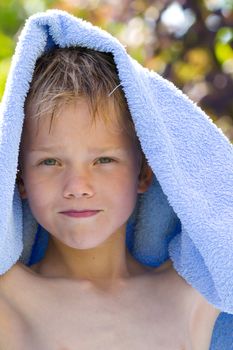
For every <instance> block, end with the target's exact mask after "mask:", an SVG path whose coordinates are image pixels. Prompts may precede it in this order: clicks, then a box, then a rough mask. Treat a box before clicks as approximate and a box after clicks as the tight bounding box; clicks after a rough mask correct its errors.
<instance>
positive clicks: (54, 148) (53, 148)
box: [30, 145, 123, 153]
mask: <svg viewBox="0 0 233 350" xmlns="http://www.w3.org/2000/svg"><path fill="white" fill-rule="evenodd" d="M62 149H63V147H62V146H61V145H57V146H49V147H48V146H41V147H39V148H32V149H30V152H51V151H58V150H62ZM88 150H89V152H90V153H103V152H107V151H118V150H123V147H116V146H110V147H105V148H98V147H94V148H91V147H90V148H88Z"/></svg>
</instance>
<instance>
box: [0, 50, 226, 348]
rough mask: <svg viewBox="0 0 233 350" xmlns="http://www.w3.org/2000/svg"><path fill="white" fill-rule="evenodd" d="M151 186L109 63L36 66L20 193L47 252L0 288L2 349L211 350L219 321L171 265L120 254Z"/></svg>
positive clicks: (58, 56)
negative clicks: (140, 201)
mask: <svg viewBox="0 0 233 350" xmlns="http://www.w3.org/2000/svg"><path fill="white" fill-rule="evenodd" d="M151 181H152V170H151V168H150V166H149V165H148V164H147V161H146V158H145V156H144V154H143V152H142V149H141V146H140V143H139V141H138V138H137V136H136V132H135V129H134V124H133V122H132V119H131V116H130V113H129V109H128V106H127V102H126V100H125V97H124V94H123V91H122V89H121V86H120V82H119V78H118V74H117V71H116V67H115V64H114V60H113V58H112V55H111V54H107V53H101V52H97V51H94V50H91V49H86V48H79V47H76V48H68V49H60V48H56V49H54V50H52V51H51V52H49V53H47V54H44V55H43V56H42V57H41V58H40V59H39V60H38V61H37V64H36V68H35V71H34V76H33V80H32V82H31V85H30V90H29V93H28V95H27V98H26V102H25V123H24V127H23V134H22V138H21V147H20V157H19V173H18V179H17V184H18V188H19V192H20V195H21V198H22V199H27V200H28V202H29V205H30V209H31V211H32V213H33V215H34V217H35V218H36V220H37V221H38V223H39V224H40V225H41V226H42V227H44V228H45V229H46V230H47V231H48V232H49V244H48V248H47V250H46V254H45V256H44V257H43V258H42V260H40V261H39V262H38V263H36V264H33V265H32V266H31V267H26V266H24V265H23V264H21V263H19V262H18V263H16V264H15V265H14V266H13V267H12V268H11V269H10V270H9V271H8V272H7V273H6V274H4V275H3V276H1V278H0V305H1V312H0V349H4V350H27V349H28V350H29V349H30V350H31V349H33V350H41V349H43V350H68V349H69V350H77V349H80V350H89V349H92V350H93V349H99V348H101V349H111V350H113V349H114V350H126V349H127V350H128V349H135V350H141V349H146V350H152V349H156V350H171V349H172V350H181V349H182V350H191V349H192V350H208V349H209V346H210V340H211V335H212V331H213V327H214V324H215V321H216V319H217V316H218V314H219V310H217V309H216V308H215V307H213V306H212V305H211V304H209V303H208V302H207V300H205V298H204V297H203V296H202V295H201V294H199V292H197V291H196V290H195V289H194V288H192V287H191V286H190V285H188V284H187V283H186V282H185V280H184V279H182V278H181V277H180V276H179V275H178V274H177V272H176V271H175V270H174V268H173V266H172V263H171V261H170V260H168V261H166V262H165V263H164V264H163V265H162V266H160V267H158V268H152V267H147V266H145V265H143V264H141V263H139V262H138V261H137V260H135V259H134V258H133V257H132V255H131V254H130V252H129V251H128V249H127V247H126V244H125V240H126V223H127V220H128V219H129V217H130V216H131V214H132V212H133V210H134V208H135V204H136V200H137V196H138V195H140V194H142V193H145V192H146V191H147V190H148V189H149V187H150V185H151ZM15 286H17V293H15ZM12 335H13V336H12Z"/></svg>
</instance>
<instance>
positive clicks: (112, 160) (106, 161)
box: [97, 157, 114, 164]
mask: <svg viewBox="0 0 233 350" xmlns="http://www.w3.org/2000/svg"><path fill="white" fill-rule="evenodd" d="M97 162H100V163H101V164H108V163H112V162H114V159H112V158H109V157H101V158H99V159H98V160H97Z"/></svg>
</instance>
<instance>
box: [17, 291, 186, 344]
mask: <svg viewBox="0 0 233 350" xmlns="http://www.w3.org/2000/svg"><path fill="white" fill-rule="evenodd" d="M32 311H33V312H32ZM177 316H178V315H175V312H171V311H170V310H168V305H167V303H166V304H164V303H161V300H160V302H159V303H155V304H154V305H153V306H152V305H151V304H150V305H147V304H146V303H145V301H143V300H137V301H136V303H135V304H133V303H132V302H129V301H128V300H127V298H125V299H122V298H121V299H120V300H114V301H113V300H111V301H110V300H108V301H106V300H105V301H103V300H102V298H95V300H94V299H93V298H87V297H86V298H84V296H83V297H82V298H80V299H79V300H76V301H75V302H74V300H73V301H72V303H71V300H70V301H69V302H67V300H60V301H58V300H57V301H56V302H54V303H53V304H52V303H51V302H50V303H49V304H47V303H46V302H44V305H41V302H40V303H38V304H37V305H35V307H34V308H33V309H32V308H31V309H30V312H26V313H24V315H23V318H22V322H23V323H22V324H23V327H24V337H22V338H21V339H22V349H23V350H27V349H28V350H29V349H32V348H33V349H34V350H37V349H38V350H39V349H40V350H41V349H43V350H47V349H48V350H78V349H80V350H95V349H98V350H99V349H111V350H128V349H136V350H139V349H148V350H150V349H151V350H152V349H153V350H154V349H155V348H156V350H168V349H169V350H170V349H173V350H176V349H177V350H178V349H179V350H181V349H182V347H181V346H182V343H183V340H184V337H185V335H187V334H185V332H186V329H185V328H186V325H185V323H184V322H183V320H181V318H180V317H177ZM16 349H17V350H21V348H20V349H19V348H18V347H17V348H16ZM187 350H188V348H187Z"/></svg>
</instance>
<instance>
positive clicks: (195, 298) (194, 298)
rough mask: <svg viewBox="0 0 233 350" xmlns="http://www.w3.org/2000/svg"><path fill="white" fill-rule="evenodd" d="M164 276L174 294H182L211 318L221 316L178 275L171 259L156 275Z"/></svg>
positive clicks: (157, 270) (218, 311)
mask: <svg viewBox="0 0 233 350" xmlns="http://www.w3.org/2000/svg"><path fill="white" fill-rule="evenodd" d="M158 272H159V273H160V274H161V275H163V278H164V280H165V283H166V284H167V286H170V288H171V290H172V292H173V294H174V293H176V294H177V295H180V294H182V296H183V297H185V298H186V300H187V301H188V303H189V302H190V303H191V304H192V305H196V308H200V309H202V310H203V311H204V312H205V313H207V314H208V315H209V316H210V317H213V318H217V316H218V315H219V314H220V312H221V311H220V310H219V309H217V308H216V307H215V306H213V305H212V304H210V303H209V302H208V301H207V299H206V298H205V297H204V296H203V295H202V294H201V293H200V292H199V291H198V290H196V289H195V288H194V287H192V286H191V285H190V284H188V283H187V282H186V280H185V279H184V278H183V277H182V276H180V275H179V274H178V272H177V271H176V270H175V268H174V266H173V263H172V261H171V260H170V259H169V260H167V261H166V262H165V263H164V264H162V265H161V267H160V268H159V269H156V270H155V273H156V274H157V273H158Z"/></svg>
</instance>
